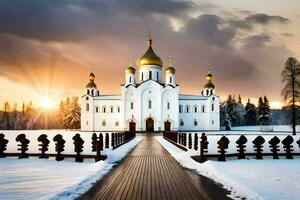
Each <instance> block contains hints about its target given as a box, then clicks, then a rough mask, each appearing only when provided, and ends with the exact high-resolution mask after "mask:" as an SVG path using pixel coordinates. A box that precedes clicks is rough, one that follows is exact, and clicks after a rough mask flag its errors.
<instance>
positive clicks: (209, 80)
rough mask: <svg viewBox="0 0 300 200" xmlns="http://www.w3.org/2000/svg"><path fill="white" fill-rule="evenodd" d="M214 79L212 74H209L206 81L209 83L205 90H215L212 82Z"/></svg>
mask: <svg viewBox="0 0 300 200" xmlns="http://www.w3.org/2000/svg"><path fill="white" fill-rule="evenodd" d="M212 79H213V75H212V74H211V73H210V72H208V73H207V75H206V80H207V81H208V83H206V84H205V85H204V88H215V85H214V84H213V83H212V82H211V81H212Z"/></svg>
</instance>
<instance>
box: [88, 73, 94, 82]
mask: <svg viewBox="0 0 300 200" xmlns="http://www.w3.org/2000/svg"><path fill="white" fill-rule="evenodd" d="M89 80H90V81H93V80H95V74H94V73H93V72H91V73H90V75H89Z"/></svg>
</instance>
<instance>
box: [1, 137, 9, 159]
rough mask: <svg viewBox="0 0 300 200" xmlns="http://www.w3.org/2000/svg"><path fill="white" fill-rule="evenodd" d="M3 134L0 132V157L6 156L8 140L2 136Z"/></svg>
mask: <svg viewBox="0 0 300 200" xmlns="http://www.w3.org/2000/svg"><path fill="white" fill-rule="evenodd" d="M4 137H5V135H4V134H2V133H0V158H4V157H6V155H5V153H4V152H5V151H6V149H7V144H8V140H7V139H5V138H4Z"/></svg>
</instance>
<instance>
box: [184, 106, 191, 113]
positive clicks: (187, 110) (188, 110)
mask: <svg viewBox="0 0 300 200" xmlns="http://www.w3.org/2000/svg"><path fill="white" fill-rule="evenodd" d="M185 112H186V113H189V112H190V106H188V105H187V106H185Z"/></svg>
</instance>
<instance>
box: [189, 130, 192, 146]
mask: <svg viewBox="0 0 300 200" xmlns="http://www.w3.org/2000/svg"><path fill="white" fill-rule="evenodd" d="M189 149H192V134H191V133H189Z"/></svg>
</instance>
